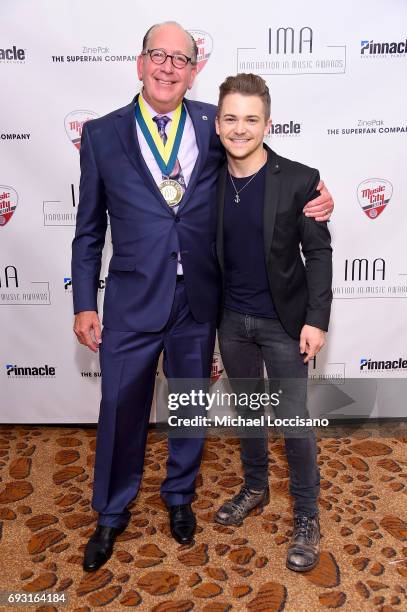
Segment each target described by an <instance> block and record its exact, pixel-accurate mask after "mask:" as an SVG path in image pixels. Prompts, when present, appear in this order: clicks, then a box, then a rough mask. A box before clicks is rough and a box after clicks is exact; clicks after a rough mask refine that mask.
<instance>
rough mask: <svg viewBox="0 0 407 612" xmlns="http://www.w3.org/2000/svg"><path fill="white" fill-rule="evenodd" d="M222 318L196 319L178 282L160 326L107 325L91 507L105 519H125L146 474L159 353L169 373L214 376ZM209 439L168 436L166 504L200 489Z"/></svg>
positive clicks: (112, 522) (118, 523) (119, 523)
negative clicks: (151, 329)
mask: <svg viewBox="0 0 407 612" xmlns="http://www.w3.org/2000/svg"><path fill="white" fill-rule="evenodd" d="M215 335H216V322H215V321H214V322H207V323H198V322H197V321H195V320H194V319H193V317H192V314H191V312H190V309H189V306H188V299H187V293H186V289H185V284H184V282H183V281H181V282H177V283H176V287H175V294H174V301H173V305H172V309H171V313H170V317H169V319H168V321H167V324H166V325H165V327H164V328H163V329H162V330H161V331H159V332H136V331H135V332H127V331H116V330H112V329H107V328H106V327H104V329H103V332H102V343H101V345H100V364H101V372H102V399H101V404H100V414H99V422H98V430H97V442H96V457H95V471H94V483H93V500H92V507H93V509H94V510H96V511H97V512H98V513H99V521H98V524H99V525H105V526H109V527H123V526H125V525H126V524H127V523H128V521H129V519H130V512H129V510H128V509H127V506H128V504H129V503H130V502H131V501H132V499H133V498H135V496H136V495H137V492H138V490H139V487H140V483H141V478H142V474H143V465H144V454H145V447H146V439H147V431H148V424H149V417H150V410H151V403H152V399H153V395H154V386H155V380H156V372H157V365H158V359H159V356H160V354H161V352H162V351H164V360H163V365H164V373H165V375H166V376H167V378H169V379H178V378H179V379H189V378H195V379H208V378H209V376H210V372H211V365H212V357H213V349H214V343H215ZM203 444H204V435H203V434H202V436H200V437H198V438H197V437H193V438H192V437H190V438H188V437H169V439H168V460H167V474H166V478H165V479H164V481H163V483H162V485H161V497H162V498H163V500H164V502H165V503H166V504H167V506H172V505H178V504H185V503H189V502H190V501H191V500H192V498H193V496H194V492H195V478H196V476H197V473H198V470H199V466H200V462H201V457H202V451H203Z"/></svg>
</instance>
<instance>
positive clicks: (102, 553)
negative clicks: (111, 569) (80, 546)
mask: <svg viewBox="0 0 407 612" xmlns="http://www.w3.org/2000/svg"><path fill="white" fill-rule="evenodd" d="M125 529H126V527H121V528H117V527H105V526H104V525H98V526H97V527H96V530H95V531H94V533H93V534H92V535H91V537H90V539H89V542H88V543H87V544H86V548H85V555H84V558H83V569H84V570H85V572H95V571H96V570H97V569H99V567H101V566H102V565H103V564H104V563H106V561H107V560H108V559H110V557H111V556H112V552H113V545H114V542H115V539H116V538H117V536H118V535H120V534H121V533H123V531H124V530H125Z"/></svg>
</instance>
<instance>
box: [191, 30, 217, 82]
mask: <svg viewBox="0 0 407 612" xmlns="http://www.w3.org/2000/svg"><path fill="white" fill-rule="evenodd" d="M188 32H189V33H190V34H191V36H192V38H193V39H194V40H195V42H196V45H197V47H198V59H197V72H198V73H199V72H201V70H202V69H203V68H204V67H205V65H206V62H207V61H208V59H209V58H210V56H211V53H212V51H213V39H212V36H211V35H210V34H208V32H203V31H202V30H188Z"/></svg>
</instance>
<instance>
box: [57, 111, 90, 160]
mask: <svg viewBox="0 0 407 612" xmlns="http://www.w3.org/2000/svg"><path fill="white" fill-rule="evenodd" d="M97 117H99V115H97V114H96V113H94V112H93V111H87V110H76V111H72V112H71V113H69V114H68V115H67V116H66V117H65V120H64V123H65V131H66V134H67V136H68V138H69V140H70V141H71V142H72V144H73V145H74V147H75V148H76V149H78V151H79V150H80V148H81V136H82V128H83V124H84V123H86V121H89V120H90V119H96V118H97Z"/></svg>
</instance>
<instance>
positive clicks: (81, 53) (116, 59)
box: [51, 45, 137, 65]
mask: <svg viewBox="0 0 407 612" xmlns="http://www.w3.org/2000/svg"><path fill="white" fill-rule="evenodd" d="M136 60H137V55H128V54H122V53H121V54H117V53H113V52H112V51H111V50H110V48H109V47H106V46H105V45H97V46H94V47H88V46H86V45H85V46H81V47H80V48H79V49H77V51H76V52H75V53H74V54H72V55H51V61H52V62H54V63H55V64H61V63H65V62H66V63H68V64H83V63H86V64H89V65H90V64H95V63H102V62H108V63H113V64H116V63H120V62H135V61H136Z"/></svg>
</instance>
